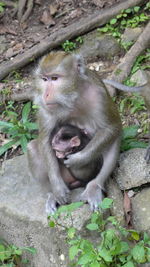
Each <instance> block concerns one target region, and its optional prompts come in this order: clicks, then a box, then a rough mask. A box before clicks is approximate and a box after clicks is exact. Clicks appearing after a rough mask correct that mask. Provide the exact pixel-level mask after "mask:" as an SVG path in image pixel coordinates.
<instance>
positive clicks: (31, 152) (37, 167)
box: [27, 140, 57, 214]
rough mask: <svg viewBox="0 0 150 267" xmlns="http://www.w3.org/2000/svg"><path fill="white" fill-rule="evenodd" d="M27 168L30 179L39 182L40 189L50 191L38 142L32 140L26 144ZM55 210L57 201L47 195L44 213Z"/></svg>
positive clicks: (51, 195)
mask: <svg viewBox="0 0 150 267" xmlns="http://www.w3.org/2000/svg"><path fill="white" fill-rule="evenodd" d="M27 157H28V166H29V170H30V173H31V175H32V177H33V178H34V179H35V181H36V182H37V181H38V182H39V183H40V185H41V186H42V187H45V188H47V191H48V192H50V191H51V186H50V183H49V179H48V174H47V171H46V168H45V164H44V160H43V157H42V156H41V154H40V151H39V146H38V140H32V141H31V142H30V143H29V144H28V150H27ZM56 209H57V201H56V198H55V196H54V195H53V193H51V192H50V193H49V194H48V199H47V201H46V213H47V214H50V213H54V212H55V211H56Z"/></svg>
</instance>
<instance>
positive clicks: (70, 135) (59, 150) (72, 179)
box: [51, 124, 102, 189]
mask: <svg viewBox="0 0 150 267" xmlns="http://www.w3.org/2000/svg"><path fill="white" fill-rule="evenodd" d="M90 140H91V138H90V136H89V135H88V134H87V133H86V131H84V130H83V129H79V128H78V127H76V126H74V125H71V124H63V125H59V126H57V127H55V129H54V130H53V131H52V133H51V145H52V148H53V150H54V151H55V154H56V157H57V158H58V161H59V167H60V172H61V176H62V178H63V180H64V182H65V184H66V185H67V186H68V187H69V189H75V188H78V187H84V186H85V185H86V184H87V183H88V182H89V181H90V180H92V179H94V178H95V177H96V175H97V174H98V172H99V171H100V168H101V166H102V156H100V157H101V160H100V161H99V160H95V161H91V163H90V164H86V165H85V166H83V167H79V168H73V167H71V168H67V167H66V166H65V164H64V160H65V159H67V156H68V155H70V154H74V153H76V152H79V151H81V150H82V149H83V148H84V147H85V146H86V145H87V144H88V143H89V141H90Z"/></svg>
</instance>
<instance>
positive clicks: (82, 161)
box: [64, 126, 121, 168]
mask: <svg viewBox="0 0 150 267" xmlns="http://www.w3.org/2000/svg"><path fill="white" fill-rule="evenodd" d="M117 127H118V126H116V127H115V126H111V127H110V126H109V127H108V128H105V129H99V130H97V132H96V134H95V135H94V137H93V138H92V139H91V141H90V142H89V143H88V144H87V146H86V147H85V148H84V149H83V150H81V151H80V152H77V153H75V154H72V155H69V156H68V159H67V160H65V162H64V163H65V164H66V166H67V167H70V168H71V167H72V166H73V167H74V166H76V167H80V166H84V165H86V164H88V163H90V161H91V160H93V159H97V158H99V156H100V155H101V154H103V152H104V151H105V149H108V148H109V146H111V144H112V143H113V142H114V141H115V139H116V138H117V137H118V136H120V133H121V127H120V128H118V129H117Z"/></svg>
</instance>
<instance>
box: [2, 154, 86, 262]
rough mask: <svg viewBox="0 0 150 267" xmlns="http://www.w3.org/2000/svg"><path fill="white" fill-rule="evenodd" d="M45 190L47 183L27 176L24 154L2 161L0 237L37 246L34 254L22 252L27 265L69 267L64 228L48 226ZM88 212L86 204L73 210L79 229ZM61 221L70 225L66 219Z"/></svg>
mask: <svg viewBox="0 0 150 267" xmlns="http://www.w3.org/2000/svg"><path fill="white" fill-rule="evenodd" d="M81 190H83V189H81ZM47 192H48V185H46V186H44V187H42V186H41V184H38V183H37V182H36V181H35V180H34V179H32V178H30V176H29V174H28V167H27V159H26V156H19V157H16V158H13V159H11V160H8V161H6V162H4V164H3V166H2V169H1V171H0V237H1V238H4V239H5V240H7V242H8V243H12V244H15V245H16V246H21V247H24V246H31V247H34V248H36V249H37V254H35V255H30V254H28V255H25V257H27V259H29V260H30V261H31V264H30V267H60V266H62V267H65V266H69V263H68V258H67V255H68V249H67V245H66V234H65V233H64V229H62V228H58V229H56V228H49V227H48V221H47V217H46V214H45V211H44V207H45V201H46V198H47ZM74 197H75V196H74ZM90 214H91V212H90V209H89V206H88V205H84V206H83V207H81V208H79V209H78V211H75V212H74V213H73V221H74V226H75V227H76V228H78V229H79V230H81V229H82V227H83V225H84V224H85V221H87V220H88V219H89V216H90ZM61 221H62V222H63V223H64V224H65V226H67V225H68V226H70V225H71V220H69V219H67V220H66V221H64V219H63V220H62V219H60V222H61Z"/></svg>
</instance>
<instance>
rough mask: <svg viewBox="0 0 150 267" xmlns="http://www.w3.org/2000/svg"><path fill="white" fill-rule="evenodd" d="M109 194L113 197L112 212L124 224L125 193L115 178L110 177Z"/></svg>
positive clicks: (107, 188) (107, 189) (107, 187)
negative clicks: (123, 193)
mask: <svg viewBox="0 0 150 267" xmlns="http://www.w3.org/2000/svg"><path fill="white" fill-rule="evenodd" d="M106 191H107V196H108V197H109V198H112V199H113V201H114V202H113V206H112V208H111V214H112V215H113V216H116V217H117V219H118V221H119V222H120V223H121V224H122V225H124V224H125V218H124V210H123V195H122V192H121V190H120V189H119V186H118V185H117V183H116V181H115V179H112V178H110V179H109V181H108V183H107V186H106Z"/></svg>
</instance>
